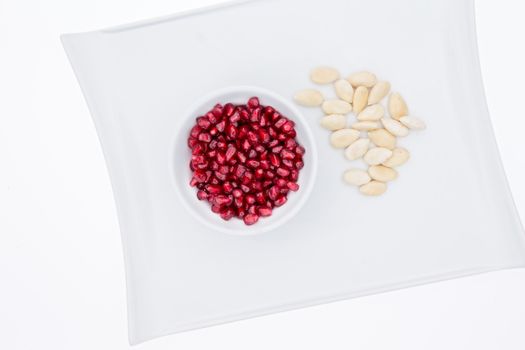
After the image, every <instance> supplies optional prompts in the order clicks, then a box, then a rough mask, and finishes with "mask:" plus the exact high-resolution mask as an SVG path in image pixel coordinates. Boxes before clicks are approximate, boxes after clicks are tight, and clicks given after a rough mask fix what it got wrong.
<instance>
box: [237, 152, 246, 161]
mask: <svg viewBox="0 0 525 350" xmlns="http://www.w3.org/2000/svg"><path fill="white" fill-rule="evenodd" d="M237 158H239V160H240V161H241V163H246V159H247V158H246V155H245V154H244V153H241V152H238V153H237Z"/></svg>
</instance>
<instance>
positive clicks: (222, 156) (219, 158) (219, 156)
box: [217, 152, 226, 164]
mask: <svg viewBox="0 0 525 350" xmlns="http://www.w3.org/2000/svg"><path fill="white" fill-rule="evenodd" d="M225 162H226V155H225V154H224V153H222V152H218V153H217V163H219V164H224V163H225Z"/></svg>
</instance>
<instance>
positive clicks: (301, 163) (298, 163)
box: [295, 160, 304, 170]
mask: <svg viewBox="0 0 525 350" xmlns="http://www.w3.org/2000/svg"><path fill="white" fill-rule="evenodd" d="M295 168H297V169H298V170H301V169H302V168H304V163H303V162H302V161H301V160H299V161H297V162H295Z"/></svg>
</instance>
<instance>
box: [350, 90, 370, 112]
mask: <svg viewBox="0 0 525 350" xmlns="http://www.w3.org/2000/svg"><path fill="white" fill-rule="evenodd" d="M367 104H368V89H367V88H366V87H364V86H359V87H358V88H357V89H355V91H354V103H353V105H354V113H355V114H358V113H360V112H361V111H362V110H363V108H365V107H366V105H367Z"/></svg>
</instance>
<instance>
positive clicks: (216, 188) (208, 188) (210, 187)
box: [206, 185, 221, 195]
mask: <svg viewBox="0 0 525 350" xmlns="http://www.w3.org/2000/svg"><path fill="white" fill-rule="evenodd" d="M206 191H208V193H209V194H213V195H217V194H220V193H221V187H220V186H217V185H206Z"/></svg>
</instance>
